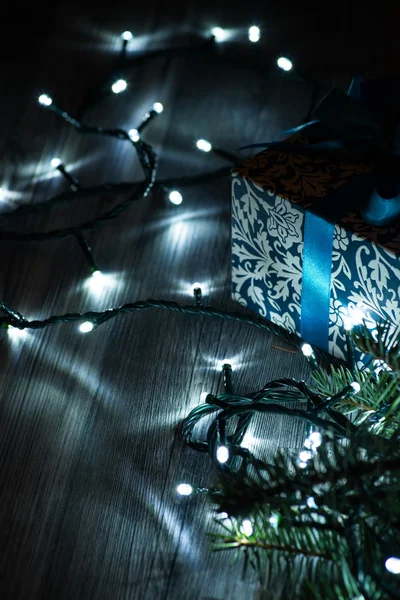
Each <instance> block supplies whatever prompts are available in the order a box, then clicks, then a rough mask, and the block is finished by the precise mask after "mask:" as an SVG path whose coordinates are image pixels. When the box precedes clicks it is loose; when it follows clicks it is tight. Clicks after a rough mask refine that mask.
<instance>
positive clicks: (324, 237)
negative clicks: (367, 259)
mask: <svg viewBox="0 0 400 600" xmlns="http://www.w3.org/2000/svg"><path fill="white" fill-rule="evenodd" d="M333 231H334V225H333V223H329V222H328V221H325V220H324V219H323V218H322V217H319V216H317V215H314V214H312V213H310V212H307V213H305V223H304V244H303V281H302V291H301V318H300V319H301V327H300V334H301V337H302V338H303V339H304V340H306V341H307V342H309V343H310V344H315V346H318V348H321V350H325V351H326V352H328V351H329V348H328V337H329V301H330V295H331V273H332V247H333Z"/></svg>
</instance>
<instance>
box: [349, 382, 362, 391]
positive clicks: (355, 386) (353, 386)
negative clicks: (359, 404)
mask: <svg viewBox="0 0 400 600" xmlns="http://www.w3.org/2000/svg"><path fill="white" fill-rule="evenodd" d="M350 386H351V387H352V388H353V390H354V393H355V394H358V392H359V391H360V389H361V387H360V384H359V383H358V381H353V382H352V383H351V384H350Z"/></svg>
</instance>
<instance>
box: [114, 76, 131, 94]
mask: <svg viewBox="0 0 400 600" xmlns="http://www.w3.org/2000/svg"><path fill="white" fill-rule="evenodd" d="M127 85H128V84H127V83H126V81H125V79H118V80H117V81H115V82H114V83H113V84H112V86H111V89H112V91H113V92H114V94H120V93H121V92H124V91H125V90H126V87H127Z"/></svg>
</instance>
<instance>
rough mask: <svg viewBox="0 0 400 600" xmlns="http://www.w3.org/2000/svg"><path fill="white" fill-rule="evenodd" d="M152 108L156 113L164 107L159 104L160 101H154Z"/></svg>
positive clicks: (160, 111)
mask: <svg viewBox="0 0 400 600" xmlns="http://www.w3.org/2000/svg"><path fill="white" fill-rule="evenodd" d="M153 110H155V111H156V113H158V114H160V113H162V111H163V110H164V107H163V105H162V104H161V102H154V104H153Z"/></svg>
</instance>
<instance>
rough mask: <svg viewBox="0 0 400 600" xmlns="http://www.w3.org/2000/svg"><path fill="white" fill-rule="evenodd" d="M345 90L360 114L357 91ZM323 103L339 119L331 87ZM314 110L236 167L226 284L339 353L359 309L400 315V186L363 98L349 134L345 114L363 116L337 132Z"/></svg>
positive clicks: (371, 314)
mask: <svg viewBox="0 0 400 600" xmlns="http://www.w3.org/2000/svg"><path fill="white" fill-rule="evenodd" d="M364 92H365V90H364ZM343 95H344V96H345V97H346V98H349V99H350V108H351V110H350V112H351V111H353V113H357V110H358V109H357V107H356V109H355V108H354V104H352V103H354V102H356V100H353V99H352V98H351V97H350V96H346V94H344V93H343ZM328 96H329V95H328ZM338 98H339V105H340V103H342V105H341V106H339V109H337V103H338ZM358 100H359V99H358ZM325 101H326V99H325ZM332 101H333V105H335V104H336V110H335V107H334V106H332ZM323 102H324V101H323ZM327 103H328V105H329V103H330V106H328V112H329V111H330V110H331V111H332V113H333V114H334V116H335V119H337V118H338V114H340V111H341V110H342V112H343V113H347V115H345V116H348V113H349V110H348V105H347V108H346V107H345V109H344V110H343V103H344V104H345V105H346V103H347V100H343V98H340V93H339V94H338V92H337V91H336V90H335V91H334V93H333V98H332V94H331V95H330V96H329V97H327ZM322 104H323V103H322ZM322 104H321V105H320V107H321V106H322ZM322 108H324V107H322ZM318 111H319V112H318ZM316 112H317V113H318V120H316V121H313V122H312V123H311V124H308V125H307V126H306V127H300V128H298V129H297V130H293V131H294V134H293V135H292V136H291V137H290V138H289V139H287V140H286V141H285V142H283V143H282V142H278V143H272V144H266V145H265V146H266V150H264V151H263V152H260V153H259V154H257V155H255V156H253V157H251V158H250V159H247V160H246V161H244V162H243V163H242V164H241V165H240V166H239V167H235V169H234V172H233V182H232V285H233V290H232V291H233V298H234V299H235V300H237V301H239V302H240V303H241V304H243V305H244V306H246V307H248V308H250V309H252V310H254V311H255V312H257V313H259V314H260V315H262V316H263V317H265V318H267V319H269V320H271V321H272V322H274V323H277V324H278V325H281V326H282V327H284V328H285V329H287V330H289V331H291V332H294V333H296V334H298V335H299V336H301V337H302V338H303V339H305V340H306V341H308V342H309V343H311V344H314V345H316V346H318V347H319V348H321V349H322V350H326V351H328V352H330V353H331V354H333V355H335V356H337V357H339V358H345V356H346V335H345V329H344V325H345V324H346V321H347V322H349V323H351V322H352V320H354V319H356V318H358V317H359V315H360V314H361V315H362V316H363V317H364V318H365V320H366V323H367V325H369V326H370V327H371V328H373V327H374V325H375V323H376V322H377V321H379V320H381V319H387V318H389V319H390V320H391V321H393V322H394V323H395V324H400V306H399V301H400V231H399V226H398V223H399V220H398V214H397V213H398V212H399V201H400V195H399V194H398V192H399V187H398V182H397V181H396V179H395V177H393V176H392V172H391V171H392V170H394V171H396V173H397V168H398V163H397V162H396V161H397V156H394V158H393V154H394V153H393V148H392V147H391V148H390V154H389V153H388V151H387V149H388V145H387V139H388V138H387V137H385V143H386V145H384V144H383V142H382V139H383V138H382V135H381V132H382V129H385V132H387V131H389V128H388V127H387V126H386V128H384V127H383V126H382V125H381V124H380V123H379V119H378V118H377V117H376V115H375V114H373V113H371V112H368V110H367V108H366V106H365V104H362V105H361V109H360V113H361V117H362V119H364V120H363V123H362V127H363V128H364V129H362V133H360V131H357V132H356V135H355V134H354V128H353V130H352V132H351V143H349V140H348V139H347V140H346V139H345V140H344V141H343V131H344V129H345V128H346V123H347V125H348V123H349V121H350V120H353V122H354V121H356V125H355V128H357V127H360V120H362V119H361V118H360V119H358V121H357V119H354V117H350V118H349V119H348V120H347V121H346V119H345V118H344V119H343V120H342V123H341V125H342V131H341V132H340V133H341V138H340V140H339V139H338V135H337V127H336V124H335V126H332V123H328V125H327V124H326V120H324V119H322V120H320V115H321V114H324V110H322V111H321V110H319V108H318V109H317V111H316ZM360 113H358V114H360ZM368 119H370V121H369V122H368ZM328 120H329V119H328ZM371 122H372V125H371ZM366 123H367V125H366ZM386 125H387V123H386ZM368 127H369V130H368ZM366 129H367V132H366ZM371 129H372V130H373V131H372V132H371ZM378 138H379V139H378ZM378 145H379V148H380V149H381V148H382V146H383V147H384V151H385V155H384V161H383V160H382V152H381V150H379V151H377V147H378ZM361 146H362V148H361ZM389 157H390V158H389ZM357 158H358V160H357ZM392 159H393V161H394V162H393V164H390V166H388V165H389V163H391V161H392ZM382 163H384V168H383V169H382ZM396 176H397V174H396ZM388 190H389V191H388ZM396 211H397V212H396ZM371 222H372V223H375V224H374V225H373V224H371ZM379 223H381V224H379ZM382 223H383V224H384V225H382ZM354 322H355V321H354ZM356 358H357V359H361V360H363V356H362V355H361V354H357V356H356Z"/></svg>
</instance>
